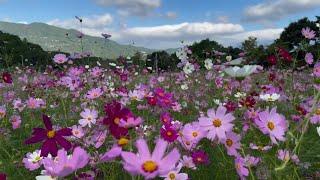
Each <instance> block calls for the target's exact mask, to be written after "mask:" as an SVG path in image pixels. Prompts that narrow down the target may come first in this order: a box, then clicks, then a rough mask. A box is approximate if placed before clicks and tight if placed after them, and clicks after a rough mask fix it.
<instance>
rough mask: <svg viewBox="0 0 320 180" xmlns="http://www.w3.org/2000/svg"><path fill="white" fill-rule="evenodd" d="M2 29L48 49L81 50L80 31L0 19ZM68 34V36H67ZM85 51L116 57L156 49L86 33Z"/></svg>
mask: <svg viewBox="0 0 320 180" xmlns="http://www.w3.org/2000/svg"><path fill="white" fill-rule="evenodd" d="M0 31H3V32H7V33H10V34H14V35H17V36H19V37H20V38H21V39H24V38H26V39H27V41H28V42H31V43H34V44H39V45H40V46H41V47H42V48H43V49H44V50H46V51H62V52H69V53H73V52H81V43H80V39H79V38H77V34H79V31H76V30H74V29H63V28H59V27H56V26H51V25H48V24H45V23H31V24H18V23H9V22H1V21H0ZM66 34H67V35H68V36H66ZM83 47H84V51H90V52H92V53H93V54H94V56H97V57H104V58H116V57H118V56H119V55H125V56H127V55H133V54H134V53H136V52H137V51H144V52H147V53H150V52H153V51H154V50H151V49H147V48H143V47H135V46H131V45H121V44H118V43H117V42H115V41H112V40H105V39H104V38H99V37H94V36H88V35H85V36H84V37H83Z"/></svg>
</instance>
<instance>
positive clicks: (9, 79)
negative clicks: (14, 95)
mask: <svg viewBox="0 0 320 180" xmlns="http://www.w3.org/2000/svg"><path fill="white" fill-rule="evenodd" d="M2 79H3V81H4V82H5V83H7V84H12V82H13V81H12V77H11V74H10V73H8V72H4V73H2Z"/></svg>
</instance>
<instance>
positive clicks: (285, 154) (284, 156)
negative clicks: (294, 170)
mask: <svg viewBox="0 0 320 180" xmlns="http://www.w3.org/2000/svg"><path fill="white" fill-rule="evenodd" d="M278 159H279V160H281V161H286V160H289V159H290V152H289V151H288V150H283V149H280V150H278Z"/></svg>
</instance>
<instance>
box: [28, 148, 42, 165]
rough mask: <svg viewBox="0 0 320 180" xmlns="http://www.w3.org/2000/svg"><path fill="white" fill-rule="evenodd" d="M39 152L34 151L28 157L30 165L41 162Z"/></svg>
mask: <svg viewBox="0 0 320 180" xmlns="http://www.w3.org/2000/svg"><path fill="white" fill-rule="evenodd" d="M42 158H43V157H42V156H41V150H36V151H34V152H33V153H32V154H30V155H29V158H28V161H29V162H32V163H37V162H39V161H41V160H42Z"/></svg>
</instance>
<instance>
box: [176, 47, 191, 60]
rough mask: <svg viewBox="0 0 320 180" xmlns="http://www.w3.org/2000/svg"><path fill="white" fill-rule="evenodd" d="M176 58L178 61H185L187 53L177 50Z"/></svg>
mask: <svg viewBox="0 0 320 180" xmlns="http://www.w3.org/2000/svg"><path fill="white" fill-rule="evenodd" d="M176 56H177V57H178V58H179V59H180V60H185V59H188V55H187V52H186V51H185V50H184V49H182V48H181V49H179V50H178V51H177V52H176Z"/></svg>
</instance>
